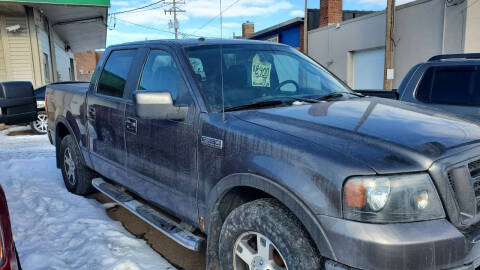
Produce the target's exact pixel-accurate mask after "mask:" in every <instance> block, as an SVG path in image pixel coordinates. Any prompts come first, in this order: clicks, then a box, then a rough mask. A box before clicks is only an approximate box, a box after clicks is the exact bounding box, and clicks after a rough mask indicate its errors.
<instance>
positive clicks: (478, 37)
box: [465, 0, 480, 53]
mask: <svg viewBox="0 0 480 270" xmlns="http://www.w3.org/2000/svg"><path fill="white" fill-rule="evenodd" d="M467 4H468V8H467V10H466V25H465V28H466V29H465V52H472V53H473V52H477V53H478V52H480V1H477V0H469V1H468V2H467Z"/></svg>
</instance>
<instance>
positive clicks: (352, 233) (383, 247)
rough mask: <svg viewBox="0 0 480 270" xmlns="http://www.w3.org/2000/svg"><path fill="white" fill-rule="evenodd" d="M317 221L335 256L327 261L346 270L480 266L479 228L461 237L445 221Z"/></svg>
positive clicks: (462, 268) (325, 217)
mask: <svg viewBox="0 0 480 270" xmlns="http://www.w3.org/2000/svg"><path fill="white" fill-rule="evenodd" d="M318 219H319V221H320V223H321V225H322V227H323V229H324V231H325V234H326V236H327V238H328V240H329V241H330V244H331V247H332V249H333V252H334V254H335V258H330V259H333V260H335V261H336V262H339V263H341V264H344V265H346V266H349V267H353V268H358V269H365V270H367V269H368V270H373V269H391V270H395V269H402V270H403V269H409V270H414V269H452V270H453V269H455V270H457V269H458V270H460V269H461V270H467V269H472V270H473V269H475V268H476V267H478V266H479V265H480V228H479V229H478V231H474V232H470V233H468V234H463V233H461V232H460V231H459V230H458V229H457V228H455V227H454V226H453V225H452V224H451V223H450V222H448V221H447V220H446V219H439V220H432V221H422V222H413V223H398V224H369V223H361V222H355V221H349V220H345V219H339V218H333V217H327V216H319V217H318ZM334 269H341V268H334ZM346 269H349V268H346Z"/></svg>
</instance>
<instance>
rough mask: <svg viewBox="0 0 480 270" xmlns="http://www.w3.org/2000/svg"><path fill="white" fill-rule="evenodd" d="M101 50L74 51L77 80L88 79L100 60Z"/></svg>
mask: <svg viewBox="0 0 480 270" xmlns="http://www.w3.org/2000/svg"><path fill="white" fill-rule="evenodd" d="M102 55H103V51H98V52H96V51H93V50H92V51H86V52H80V53H75V62H76V63H77V80H79V81H86V82H88V81H90V79H91V78H92V74H93V72H94V71H95V67H96V66H97V64H98V61H100V58H101V57H102Z"/></svg>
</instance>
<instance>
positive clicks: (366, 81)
mask: <svg viewBox="0 0 480 270" xmlns="http://www.w3.org/2000/svg"><path fill="white" fill-rule="evenodd" d="M384 65H385V49H384V48H380V49H371V50H362V51H355V52H353V75H354V76H353V87H354V88H355V89H383V72H384Z"/></svg>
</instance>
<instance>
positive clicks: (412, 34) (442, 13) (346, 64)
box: [308, 0, 480, 88]
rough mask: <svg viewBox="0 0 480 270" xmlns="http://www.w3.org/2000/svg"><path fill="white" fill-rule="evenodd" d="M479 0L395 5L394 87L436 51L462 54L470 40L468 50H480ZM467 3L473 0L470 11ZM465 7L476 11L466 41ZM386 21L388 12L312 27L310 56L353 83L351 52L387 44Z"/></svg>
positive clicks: (309, 43) (421, 0) (422, 0)
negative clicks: (447, 3) (411, 69)
mask: <svg viewBox="0 0 480 270" xmlns="http://www.w3.org/2000/svg"><path fill="white" fill-rule="evenodd" d="M475 1H476V0H473V1H470V0H469V1H465V2H464V3H463V4H462V5H457V6H453V7H447V9H446V10H445V1H444V0H419V1H415V2H411V3H408V4H405V5H402V6H399V7H397V12H396V24H395V44H396V46H395V59H394V61H395V64H394V67H395V79H394V83H393V84H394V88H397V87H398V86H399V85H400V83H401V81H402V79H403V77H404V76H405V75H406V73H407V72H408V71H409V70H410V68H411V67H412V66H414V65H415V64H417V63H419V62H422V61H425V60H427V59H428V58H430V57H431V56H433V55H436V54H442V53H461V52H464V45H463V44H464V42H462V40H466V41H467V42H466V43H467V44H469V45H468V46H469V50H477V51H478V47H476V46H478V42H479V39H478V37H475V36H478V35H479V31H478V27H479V25H480V24H478V22H477V20H478V16H479V12H478V7H477V6H480V5H479V4H478V3H476V2H475ZM467 2H469V3H473V5H472V6H471V7H469V8H468V9H466V7H467V4H468V3H467ZM477 2H478V1H477ZM472 7H473V8H472ZM462 9H463V10H464V11H465V10H467V14H468V13H470V12H471V13H473V15H471V16H470V17H469V20H467V22H468V23H467V26H468V25H470V32H474V34H467V36H468V38H467V39H465V38H463V36H464V34H465V33H464V30H462V29H464V25H465V23H464V22H465V16H464V14H463V13H462V12H461V10H462ZM475 10H476V11H475ZM444 20H445V29H444ZM385 21H386V18H385V12H377V13H373V14H370V15H366V16H363V17H360V18H357V19H353V20H349V21H345V22H343V23H341V24H340V25H339V27H337V26H335V25H334V26H327V27H323V28H319V29H316V30H312V31H309V39H308V46H309V52H308V54H309V55H310V56H311V57H313V58H314V59H316V60H317V61H319V62H320V63H321V64H323V65H325V66H326V67H327V68H329V69H330V70H332V71H333V72H334V73H335V74H336V75H337V76H339V77H340V78H341V79H343V80H345V81H346V82H347V83H349V85H352V82H353V81H352V80H353V79H352V78H353V74H352V70H353V68H352V65H353V63H352V53H353V52H355V51H358V50H366V49H373V48H380V47H384V46H385ZM468 30H469V28H468V27H467V31H468ZM444 33H445V35H444ZM465 47H466V46H465Z"/></svg>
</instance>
